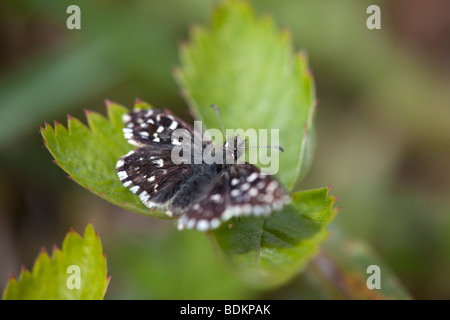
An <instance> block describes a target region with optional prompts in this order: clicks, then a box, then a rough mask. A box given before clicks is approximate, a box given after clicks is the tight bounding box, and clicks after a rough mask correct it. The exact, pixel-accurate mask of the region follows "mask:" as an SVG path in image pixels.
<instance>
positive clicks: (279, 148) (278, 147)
mask: <svg viewBox="0 0 450 320" xmlns="http://www.w3.org/2000/svg"><path fill="white" fill-rule="evenodd" d="M250 148H272V149H278V150H280V151H281V152H284V149H283V148H282V147H280V146H278V145H274V146H250V147H245V148H244V149H250Z"/></svg>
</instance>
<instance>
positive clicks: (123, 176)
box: [117, 171, 128, 180]
mask: <svg viewBox="0 0 450 320" xmlns="http://www.w3.org/2000/svg"><path fill="white" fill-rule="evenodd" d="M117 175H118V176H119V179H120V180H125V179H126V178H128V175H127V173H126V172H125V171H119V172H117Z"/></svg>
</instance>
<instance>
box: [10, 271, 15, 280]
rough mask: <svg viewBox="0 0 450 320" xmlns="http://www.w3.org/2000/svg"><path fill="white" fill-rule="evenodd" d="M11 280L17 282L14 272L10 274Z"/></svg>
mask: <svg viewBox="0 0 450 320" xmlns="http://www.w3.org/2000/svg"><path fill="white" fill-rule="evenodd" d="M9 280H16V277H14V274H13V273H12V272H10V273H9Z"/></svg>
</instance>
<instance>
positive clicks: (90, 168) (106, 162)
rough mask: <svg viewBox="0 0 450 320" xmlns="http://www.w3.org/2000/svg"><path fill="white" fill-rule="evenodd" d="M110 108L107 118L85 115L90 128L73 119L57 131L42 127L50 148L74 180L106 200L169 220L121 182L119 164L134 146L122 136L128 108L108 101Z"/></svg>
mask: <svg viewBox="0 0 450 320" xmlns="http://www.w3.org/2000/svg"><path fill="white" fill-rule="evenodd" d="M107 107H108V111H107V113H108V119H107V118H105V117H103V116H102V115H100V114H98V113H96V112H91V111H87V112H86V117H87V122H88V124H89V128H88V127H87V126H85V125H84V124H82V123H81V122H80V121H79V120H78V119H75V118H72V117H69V118H68V126H67V129H66V128H65V127H64V126H63V125H61V124H59V123H56V122H55V125H54V128H53V127H52V126H50V125H48V124H46V125H45V128H42V127H41V133H42V136H43V138H44V142H45V144H46V146H47V149H48V150H49V151H50V153H51V154H52V155H53V157H54V158H55V161H56V163H57V164H58V165H59V166H60V167H61V168H62V169H63V170H64V171H66V172H67V173H68V174H69V175H70V178H71V179H73V180H74V181H76V182H77V183H79V184H80V185H81V186H83V187H85V188H87V189H89V190H90V191H92V192H93V193H95V194H97V195H98V196H100V197H102V198H103V199H105V200H107V201H109V202H111V203H113V204H116V205H118V206H121V207H123V208H125V209H127V210H130V211H133V212H136V213H140V214H143V215H147V216H153V217H158V218H165V219H167V218H168V217H167V215H166V214H165V213H164V212H161V211H156V210H150V209H148V208H147V207H145V206H144V205H143V204H142V202H141V201H140V200H139V198H138V197H137V196H136V195H135V194H133V193H132V192H130V191H129V190H128V189H126V188H125V187H124V186H123V185H122V183H121V182H120V180H119V178H118V176H117V174H116V169H115V167H116V163H117V161H118V160H119V158H120V157H122V156H123V155H125V154H127V153H128V152H129V151H130V150H132V149H134V148H135V147H133V146H132V145H130V144H129V143H128V142H127V141H126V140H125V138H124V137H123V133H122V128H123V123H122V115H123V114H124V113H126V112H128V109H127V108H125V107H123V106H120V105H118V104H115V103H112V102H107ZM135 107H139V108H150V105H148V104H146V103H143V102H141V101H137V102H136V105H135Z"/></svg>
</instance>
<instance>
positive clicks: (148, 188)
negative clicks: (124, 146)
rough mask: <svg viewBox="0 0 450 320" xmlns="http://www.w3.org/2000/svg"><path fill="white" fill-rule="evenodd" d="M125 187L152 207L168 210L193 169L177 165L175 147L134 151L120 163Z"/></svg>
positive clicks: (119, 169)
mask: <svg viewBox="0 0 450 320" xmlns="http://www.w3.org/2000/svg"><path fill="white" fill-rule="evenodd" d="M116 171H117V174H118V176H119V179H120V181H121V182H122V184H123V185H124V186H125V187H126V188H128V189H130V191H132V192H133V193H134V194H136V195H137V196H138V197H139V199H140V200H141V201H142V203H144V205H146V206H147V207H149V208H162V209H166V208H167V206H168V204H169V202H170V200H171V199H172V198H173V196H174V194H175V193H176V192H177V191H178V190H179V187H180V184H181V182H182V181H184V180H185V179H186V178H187V177H189V176H190V175H191V174H192V167H191V166H190V165H184V164H178V165H176V164H174V163H173V162H172V160H171V148H170V147H161V146H157V145H150V146H146V147H142V148H138V149H136V150H133V151H130V152H129V153H128V154H127V155H125V156H123V157H122V158H120V160H119V161H118V162H117V166H116Z"/></svg>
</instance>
